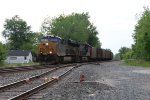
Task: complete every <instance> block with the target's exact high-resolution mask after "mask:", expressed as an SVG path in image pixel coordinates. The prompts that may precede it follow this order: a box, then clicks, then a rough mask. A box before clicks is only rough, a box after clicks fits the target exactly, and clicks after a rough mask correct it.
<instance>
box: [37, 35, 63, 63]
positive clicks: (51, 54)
mask: <svg viewBox="0 0 150 100" xmlns="http://www.w3.org/2000/svg"><path fill="white" fill-rule="evenodd" d="M60 42H61V38H59V37H56V36H46V37H43V38H42V39H41V41H40V44H39V47H38V48H39V50H38V51H39V52H38V55H39V60H40V61H50V60H52V59H54V58H56V57H57V56H56V55H57V50H58V44H59V43H60Z"/></svg>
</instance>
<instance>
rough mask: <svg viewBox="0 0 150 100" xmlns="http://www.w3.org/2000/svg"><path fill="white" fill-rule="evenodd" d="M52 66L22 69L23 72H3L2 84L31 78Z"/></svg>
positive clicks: (0, 78)
mask: <svg viewBox="0 0 150 100" xmlns="http://www.w3.org/2000/svg"><path fill="white" fill-rule="evenodd" d="M51 69H52V68H46V69H37V70H30V71H21V72H14V73H13V72H12V73H3V74H0V86H3V85H7V84H10V83H12V82H15V81H19V80H22V79H26V78H29V77H31V76H35V75H39V74H42V73H44V72H46V71H48V70H51Z"/></svg>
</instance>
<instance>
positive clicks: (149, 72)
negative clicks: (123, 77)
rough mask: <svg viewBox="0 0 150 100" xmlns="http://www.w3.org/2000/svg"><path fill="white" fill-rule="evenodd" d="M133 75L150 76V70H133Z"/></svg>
mask: <svg viewBox="0 0 150 100" xmlns="http://www.w3.org/2000/svg"><path fill="white" fill-rule="evenodd" d="M132 72H134V73H140V74H150V70H149V69H147V70H133V71H132Z"/></svg>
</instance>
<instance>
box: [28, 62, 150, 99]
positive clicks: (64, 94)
mask: <svg viewBox="0 0 150 100" xmlns="http://www.w3.org/2000/svg"><path fill="white" fill-rule="evenodd" d="M82 74H83V75H84V76H85V81H83V82H80V75H82ZM41 93H43V94H45V95H44V96H43V97H41V99H42V100H150V69H148V68H142V67H134V66H123V65H122V62H119V61H115V62H105V63H100V65H92V64H90V65H84V66H82V67H79V68H77V69H75V70H74V71H73V72H72V73H71V74H69V75H68V76H67V77H65V78H64V79H62V81H60V82H58V84H55V85H53V86H51V87H49V88H46V89H45V90H43V91H41ZM34 97H35V96H34ZM30 99H31V98H30Z"/></svg>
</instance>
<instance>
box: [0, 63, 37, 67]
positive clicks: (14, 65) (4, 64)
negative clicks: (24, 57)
mask: <svg viewBox="0 0 150 100" xmlns="http://www.w3.org/2000/svg"><path fill="white" fill-rule="evenodd" d="M32 65H39V63H33V62H32V63H24V64H9V63H0V68H7V67H21V66H32Z"/></svg>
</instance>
